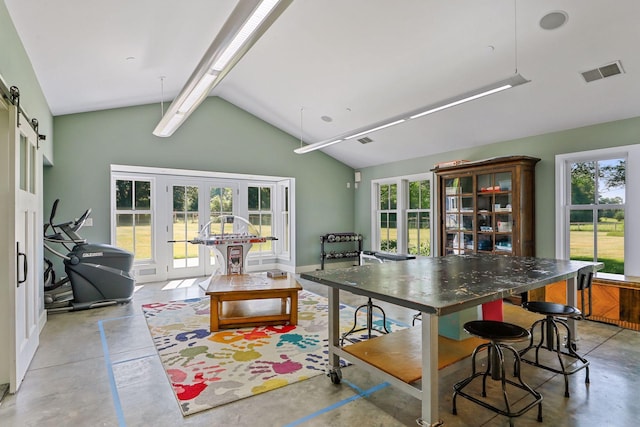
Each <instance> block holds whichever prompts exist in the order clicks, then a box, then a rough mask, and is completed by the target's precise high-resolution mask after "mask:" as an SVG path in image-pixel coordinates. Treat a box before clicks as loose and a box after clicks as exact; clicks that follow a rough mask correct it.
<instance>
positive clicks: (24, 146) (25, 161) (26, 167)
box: [18, 134, 29, 191]
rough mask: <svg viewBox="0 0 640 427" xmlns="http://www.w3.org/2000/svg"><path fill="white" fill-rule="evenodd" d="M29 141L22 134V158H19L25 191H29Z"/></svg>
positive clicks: (21, 186)
mask: <svg viewBox="0 0 640 427" xmlns="http://www.w3.org/2000/svg"><path fill="white" fill-rule="evenodd" d="M28 142H29V141H27V138H26V137H25V136H24V135H22V134H21V135H20V153H19V156H20V159H19V163H18V164H19V167H20V189H21V190H23V191H27V178H28V176H29V175H28V172H29V163H28V161H29V160H28V151H27V149H28Z"/></svg>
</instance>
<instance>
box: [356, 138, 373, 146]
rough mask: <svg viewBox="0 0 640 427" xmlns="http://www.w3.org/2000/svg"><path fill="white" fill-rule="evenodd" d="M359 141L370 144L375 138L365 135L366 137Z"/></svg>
mask: <svg viewBox="0 0 640 427" xmlns="http://www.w3.org/2000/svg"><path fill="white" fill-rule="evenodd" d="M358 142H359V143H360V144H368V143H370V142H373V139H371V138H369V137H368V136H365V137H364V138H360V139H359V140H358Z"/></svg>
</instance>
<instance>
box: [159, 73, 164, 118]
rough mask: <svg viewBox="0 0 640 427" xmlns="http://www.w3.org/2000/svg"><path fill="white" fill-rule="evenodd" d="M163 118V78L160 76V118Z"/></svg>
mask: <svg viewBox="0 0 640 427" xmlns="http://www.w3.org/2000/svg"><path fill="white" fill-rule="evenodd" d="M162 117H164V76H160V118H162Z"/></svg>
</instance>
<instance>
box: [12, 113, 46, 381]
mask: <svg viewBox="0 0 640 427" xmlns="http://www.w3.org/2000/svg"><path fill="white" fill-rule="evenodd" d="M18 114H19V113H18V111H17V109H16V108H15V107H13V106H11V107H9V120H10V123H18ZM9 129H10V132H9V135H10V136H9V144H10V145H13V149H11V150H10V153H12V157H13V158H14V159H15V163H14V165H15V166H14V173H13V174H12V175H13V177H14V179H13V182H14V184H13V186H12V187H13V192H14V194H15V260H16V261H15V262H16V268H15V270H14V271H15V273H14V274H15V276H16V277H15V281H14V283H13V284H12V286H11V288H12V291H13V292H12V293H13V299H14V305H13V307H14V312H13V313H12V315H13V316H12V318H13V320H14V327H13V328H11V331H10V333H11V335H12V336H13V339H12V340H11V347H12V353H11V354H12V356H13V357H15V359H14V360H15V363H12V364H11V370H10V384H9V391H10V392H11V393H15V392H16V391H17V390H18V388H19V387H20V384H21V382H22V380H23V379H24V376H25V374H26V372H27V368H29V364H30V363H31V360H32V359H33V356H34V355H35V352H36V350H37V348H38V345H39V340H40V338H39V333H40V330H39V326H38V318H39V308H40V304H39V303H40V299H39V295H40V284H41V282H40V278H41V271H42V268H41V267H42V263H41V259H42V257H41V256H38V254H41V252H40V250H41V248H42V214H41V208H40V206H41V197H42V195H41V193H42V175H41V174H42V153H41V152H39V151H38V146H37V143H38V136H37V135H36V133H35V132H34V130H33V129H32V128H31V127H30V126H29V125H28V124H27V120H26V118H25V117H23V116H21V117H20V120H19V125H17V126H10V127H9Z"/></svg>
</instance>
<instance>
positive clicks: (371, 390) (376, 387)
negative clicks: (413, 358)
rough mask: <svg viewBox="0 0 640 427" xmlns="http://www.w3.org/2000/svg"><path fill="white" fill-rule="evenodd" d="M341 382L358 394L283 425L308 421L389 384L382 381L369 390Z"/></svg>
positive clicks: (291, 425) (290, 425)
mask: <svg viewBox="0 0 640 427" xmlns="http://www.w3.org/2000/svg"><path fill="white" fill-rule="evenodd" d="M341 382H342V383H344V384H347V385H348V386H349V387H351V388H352V389H354V390H356V392H357V393H358V394H356V395H355V396H351V397H349V398H347V399H344V400H341V401H339V402H336V403H334V404H333V405H330V406H327V407H326V408H324V409H321V410H319V411H316V412H314V413H311V414H309V415H307V416H305V417H302V418H300V419H299V420H296V421H294V422H292V423H289V424H287V425H285V426H284V427H294V426H297V425H300V424H302V423H304V422H307V421H309V420H311V419H313V418H315V417H317V416H319V415H322V414H326V413H327V412H331V411H333V410H334V409H337V408H339V407H341V406H344V405H346V404H347V403H350V402H353V401H354V400H358V399H360V398H362V397H367V396H369V395H371V394H373V393H375V392H376V391H378V390H382V389H383V388H386V387H388V386H389V383H382V384H378V385H377V386H375V387H371V388H370V389H369V390H364V391H363V390H362V389H361V388H360V387H358V386H356V385H355V384H353V383H351V382H349V381H346V380H344V379H343V380H342V381H341Z"/></svg>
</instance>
